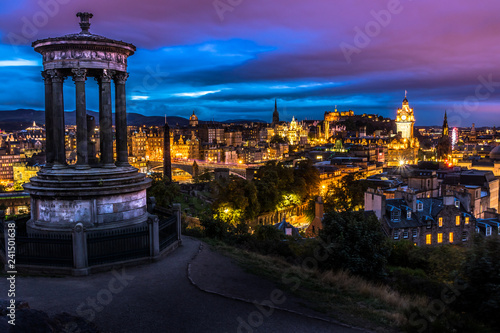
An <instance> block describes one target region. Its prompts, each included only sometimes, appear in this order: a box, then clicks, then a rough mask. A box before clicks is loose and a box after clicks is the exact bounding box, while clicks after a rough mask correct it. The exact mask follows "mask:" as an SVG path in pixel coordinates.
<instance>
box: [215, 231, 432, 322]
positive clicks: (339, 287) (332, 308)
mask: <svg viewBox="0 0 500 333" xmlns="http://www.w3.org/2000/svg"><path fill="white" fill-rule="evenodd" d="M205 241H207V242H208V243H209V244H210V245H211V246H212V247H213V248H214V249H215V250H216V251H218V252H220V253H222V254H224V255H226V256H228V257H230V258H232V259H234V260H235V261H236V262H237V263H238V264H239V265H240V266H242V267H243V268H244V269H245V270H246V271H248V272H250V273H253V274H256V275H259V276H262V277H264V278H266V279H268V280H271V281H273V282H275V283H276V284H277V285H278V286H279V287H280V288H282V289H283V290H286V291H288V292H290V293H292V294H294V295H295V296H298V297H300V298H302V299H304V300H305V301H306V302H307V303H308V304H306V305H307V306H309V307H310V308H313V309H314V310H316V311H319V312H322V313H325V314H327V315H329V316H331V317H332V318H334V319H335V320H338V321H340V322H344V323H346V324H350V325H355V326H361V327H367V328H371V329H376V330H377V331H381V332H388V331H394V330H397V329H398V328H401V327H404V326H405V324H406V323H407V319H406V316H405V314H404V313H405V311H410V310H411V309H412V308H415V307H423V306H425V305H426V299H425V298H424V297H410V296H407V295H402V294H400V293H398V292H397V291H394V290H392V289H391V288H390V287H388V286H387V285H382V284H376V283H373V282H370V281H367V280H365V279H363V278H361V277H357V276H353V275H351V274H349V273H348V272H346V271H325V272H321V271H319V270H318V269H308V268H304V267H302V266H298V265H292V264H290V263H288V262H286V261H285V260H284V259H281V258H278V257H273V256H265V255H261V254H257V253H255V252H249V251H245V250H242V249H239V248H236V247H232V246H229V245H227V244H225V243H223V242H219V241H214V240H213V239H205ZM291 281H292V282H291Z"/></svg>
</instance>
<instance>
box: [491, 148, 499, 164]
mask: <svg viewBox="0 0 500 333" xmlns="http://www.w3.org/2000/svg"><path fill="white" fill-rule="evenodd" d="M490 159H492V160H495V161H500V146H496V148H495V149H493V150H492V151H491V152H490Z"/></svg>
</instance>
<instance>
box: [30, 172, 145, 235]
mask: <svg viewBox="0 0 500 333" xmlns="http://www.w3.org/2000/svg"><path fill="white" fill-rule="evenodd" d="M150 186H151V179H149V178H146V177H145V175H144V174H142V173H138V172H137V169H136V168H133V167H130V166H127V167H116V168H113V169H111V168H90V169H76V168H69V167H68V168H63V169H42V170H41V171H40V172H39V173H38V175H37V177H34V178H32V179H31V181H30V183H28V184H25V186H24V187H25V189H26V191H28V192H29V193H30V196H31V220H30V221H29V222H28V228H29V230H30V231H34V232H45V231H53V232H69V231H71V230H72V229H73V228H74V226H75V225H76V224H77V223H82V224H83V226H84V227H85V228H86V229H87V230H105V229H116V228H122V227H129V226H134V225H139V224H142V223H145V222H146V220H147V218H148V212H147V198H146V189H147V188H148V187H150Z"/></svg>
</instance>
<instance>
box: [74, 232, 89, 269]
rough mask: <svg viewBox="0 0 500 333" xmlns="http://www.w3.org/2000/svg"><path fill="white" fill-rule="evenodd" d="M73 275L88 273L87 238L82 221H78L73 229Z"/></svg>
mask: <svg viewBox="0 0 500 333" xmlns="http://www.w3.org/2000/svg"><path fill="white" fill-rule="evenodd" d="M72 236H73V237H72V238H73V267H74V268H73V272H72V273H73V275H76V276H82V275H88V274H89V272H88V256H87V239H86V235H85V229H84V227H83V224H82V223H77V224H76V225H75V227H74V228H73V231H72Z"/></svg>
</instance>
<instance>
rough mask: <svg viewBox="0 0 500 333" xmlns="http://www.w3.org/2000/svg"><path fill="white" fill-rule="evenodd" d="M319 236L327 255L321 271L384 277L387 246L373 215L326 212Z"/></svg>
mask: <svg viewBox="0 0 500 333" xmlns="http://www.w3.org/2000/svg"><path fill="white" fill-rule="evenodd" d="M319 236H320V238H321V239H322V240H323V243H324V244H325V250H327V251H329V252H330V256H329V257H328V258H327V260H326V261H325V262H324V266H325V268H327V269H344V270H348V271H349V272H351V273H352V274H357V275H362V276H364V277H366V278H371V279H373V278H380V277H382V276H384V275H385V265H386V263H387V258H388V256H389V254H390V247H389V246H388V245H387V241H386V237H385V235H384V233H383V231H382V229H381V227H380V223H379V221H378V220H377V218H376V217H375V216H374V215H365V214H364V213H363V212H342V213H329V214H327V215H326V216H325V217H324V219H323V229H322V230H321V231H320V233H319Z"/></svg>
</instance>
